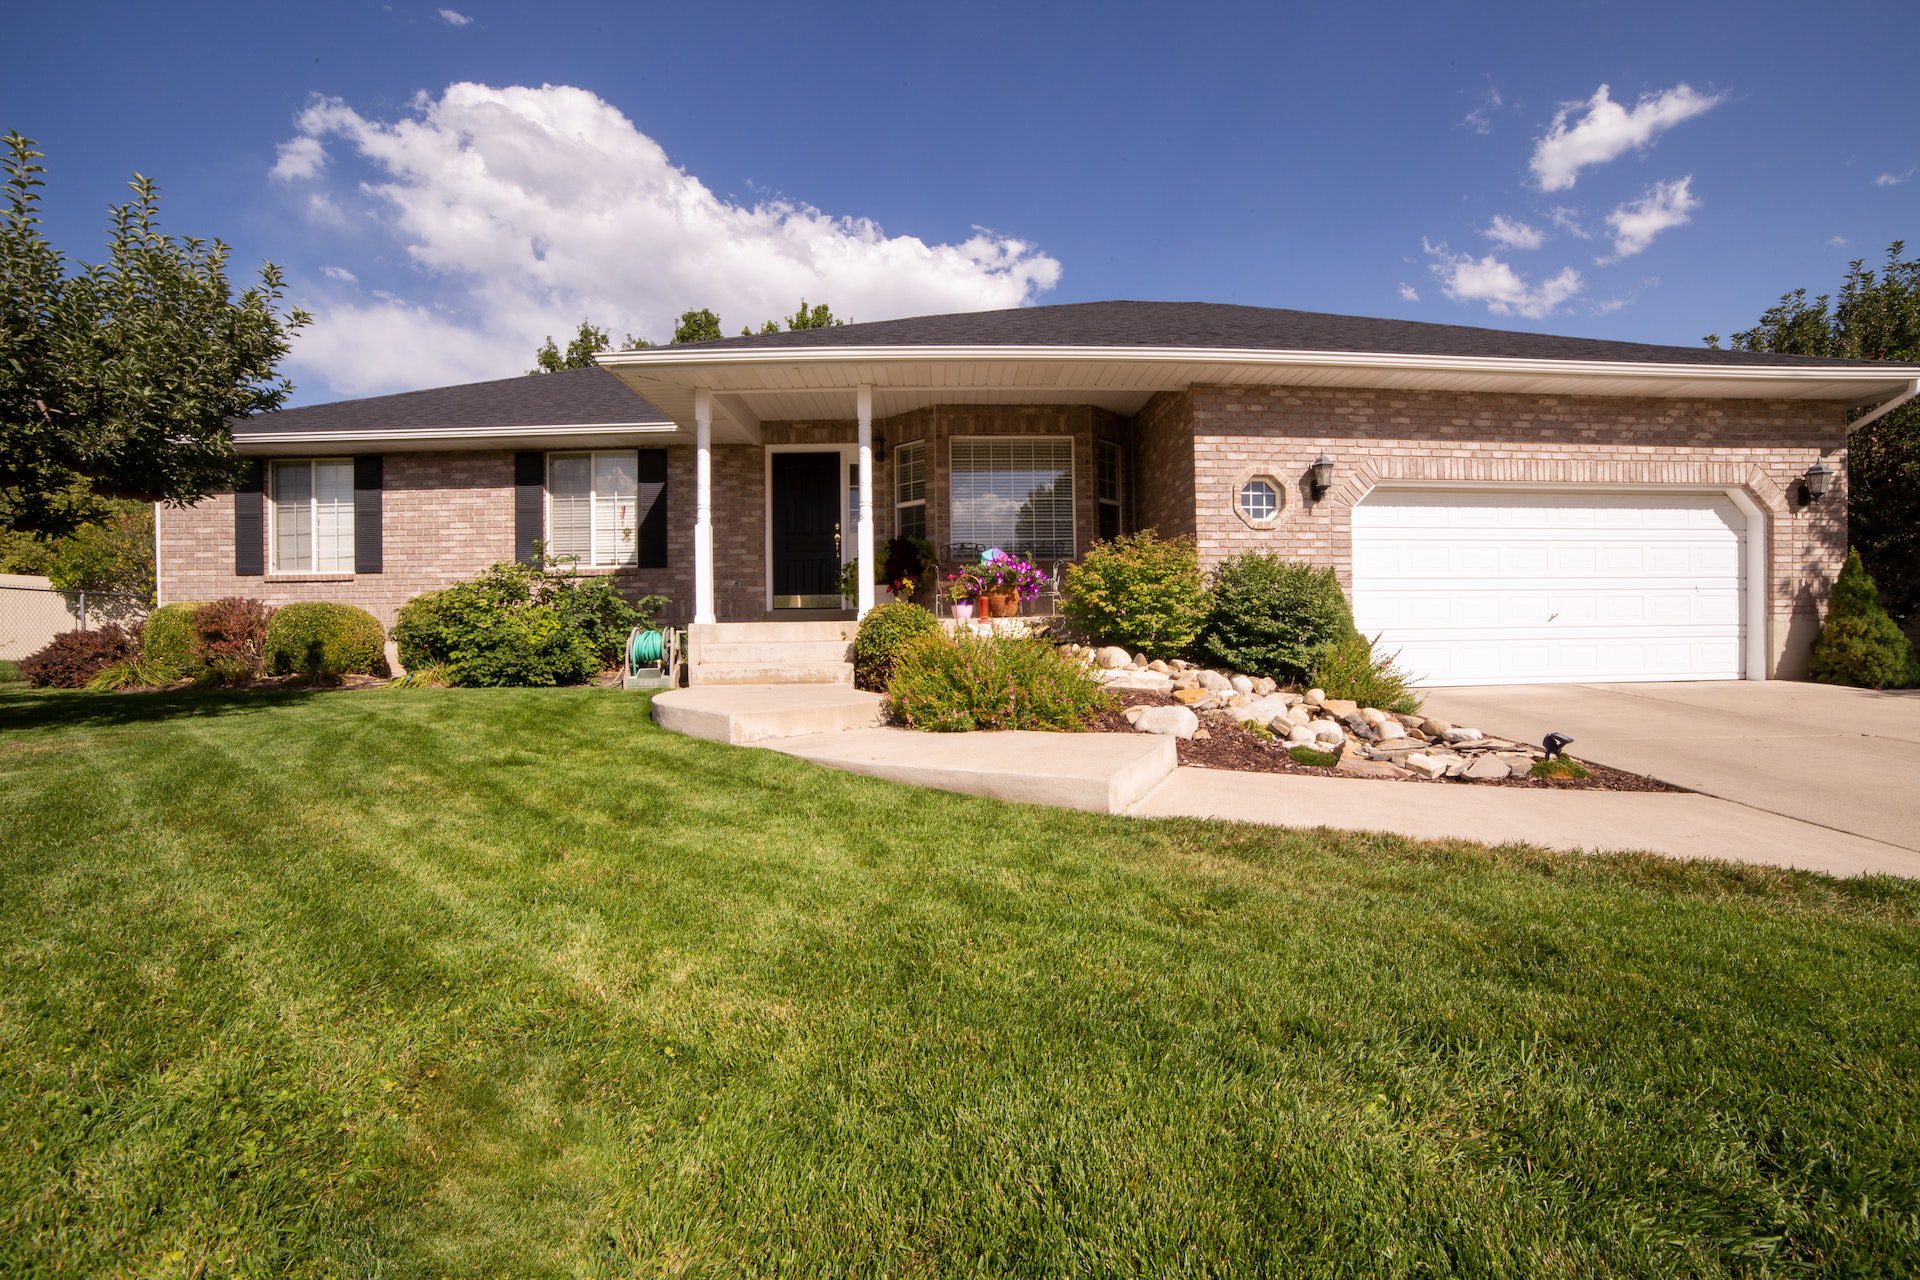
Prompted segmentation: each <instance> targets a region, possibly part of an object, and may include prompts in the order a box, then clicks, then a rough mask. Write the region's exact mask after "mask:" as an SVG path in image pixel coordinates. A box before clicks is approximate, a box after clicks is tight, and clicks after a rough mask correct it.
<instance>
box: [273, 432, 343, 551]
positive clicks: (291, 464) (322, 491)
mask: <svg viewBox="0 0 1920 1280" xmlns="http://www.w3.org/2000/svg"><path fill="white" fill-rule="evenodd" d="M267 488H268V491H269V494H270V497H271V501H270V503H269V518H270V519H271V521H272V524H273V529H272V533H271V536H270V538H269V545H270V546H271V547H272V548H273V560H272V564H271V571H272V572H274V573H352V572H353V460H352V459H351V458H301V459H298V460H285V461H276V462H275V463H273V464H272V466H271V468H270V469H269V474H268V482H267Z"/></svg>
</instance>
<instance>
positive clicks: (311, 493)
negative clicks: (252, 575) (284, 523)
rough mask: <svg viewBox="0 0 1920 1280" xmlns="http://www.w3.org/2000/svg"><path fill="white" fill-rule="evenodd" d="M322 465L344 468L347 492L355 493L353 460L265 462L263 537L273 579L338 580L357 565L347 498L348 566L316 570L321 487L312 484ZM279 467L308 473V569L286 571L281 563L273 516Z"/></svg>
mask: <svg viewBox="0 0 1920 1280" xmlns="http://www.w3.org/2000/svg"><path fill="white" fill-rule="evenodd" d="M321 463H328V464H331V465H334V466H344V467H346V468H347V475H348V480H347V492H348V493H349V494H353V493H354V488H353V479H352V476H353V459H352V458H269V459H267V474H266V477H265V479H266V486H265V488H266V493H265V494H264V495H263V496H264V497H265V498H266V503H265V505H266V519H265V521H263V522H262V523H263V525H264V530H263V532H264V535H265V537H266V552H267V556H266V559H267V573H268V574H269V575H271V576H273V577H276V578H338V577H342V576H346V575H350V574H352V573H353V572H354V565H355V564H356V563H357V562H356V560H355V556H356V555H357V554H358V550H359V549H358V547H357V546H355V537H354V535H355V533H356V530H355V528H354V522H355V511H354V507H355V501H354V499H353V498H349V499H348V502H347V564H346V567H345V568H344V569H322V568H320V567H319V566H320V556H319V543H320V486H319V485H318V484H315V483H314V482H313V469H314V468H315V467H317V466H319V465H320V464H321ZM282 467H306V468H307V473H308V483H307V519H308V520H309V521H310V522H311V523H310V526H309V527H310V528H311V529H312V538H313V545H314V564H313V567H312V568H310V569H289V568H287V567H285V566H284V565H282V564H281V563H280V539H279V537H278V536H277V534H276V530H275V527H274V526H275V523H276V517H277V514H278V512H277V508H278V507H279V505H280V502H279V499H278V498H277V497H275V494H276V493H277V492H278V490H279V487H280V486H279V481H278V478H277V477H278V473H279V471H280V468H282Z"/></svg>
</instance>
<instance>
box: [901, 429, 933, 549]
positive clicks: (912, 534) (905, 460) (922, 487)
mask: <svg viewBox="0 0 1920 1280" xmlns="http://www.w3.org/2000/svg"><path fill="white" fill-rule="evenodd" d="M893 532H894V534H895V536H897V537H902V538H924V537H926V536H927V446H926V442H925V441H922V440H910V441H908V442H907V443H906V444H903V445H901V446H900V447H899V448H897V449H895V450H894V451H893Z"/></svg>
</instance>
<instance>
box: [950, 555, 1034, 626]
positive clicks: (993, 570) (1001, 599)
mask: <svg viewBox="0 0 1920 1280" xmlns="http://www.w3.org/2000/svg"><path fill="white" fill-rule="evenodd" d="M966 572H967V573H968V574H970V575H972V577H973V580H974V582H975V584H976V587H977V589H978V591H979V593H980V598H981V600H982V601H984V602H985V607H984V608H983V609H982V616H983V617H984V616H989V615H990V616H992V617H996V618H1011V617H1013V616H1014V615H1016V614H1018V613H1019V612H1020V602H1021V601H1023V600H1032V599H1034V598H1035V597H1037V596H1038V595H1039V594H1040V590H1041V588H1042V587H1044V586H1046V585H1047V582H1048V581H1049V579H1048V577H1047V575H1046V573H1045V572H1044V571H1043V570H1042V569H1041V568H1040V567H1039V566H1038V565H1036V564H1034V563H1032V562H1031V561H1028V560H1023V559H1021V558H1020V557H1019V556H1014V555H1008V554H1007V553H1006V552H1004V551H1002V550H1001V549H1000V548H998V547H989V548H988V549H987V550H986V551H985V552H983V553H982V554H981V556H980V563H979V564H977V565H972V566H969V567H968V568H967V570H966Z"/></svg>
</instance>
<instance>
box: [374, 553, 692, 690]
mask: <svg viewBox="0 0 1920 1280" xmlns="http://www.w3.org/2000/svg"><path fill="white" fill-rule="evenodd" d="M615 602H617V604H618V607H617V608H616V607H615ZM657 603H660V602H659V601H658V599H657V597H649V598H648V599H647V600H644V601H642V605H643V606H644V607H645V608H646V609H647V611H648V612H649V613H650V612H651V610H652V608H653V607H655V606H656V605H657ZM616 615H617V616H616ZM646 616H647V614H646V613H641V612H638V611H636V610H635V609H634V607H633V606H632V605H630V604H627V603H626V602H625V601H623V600H619V599H618V597H617V596H612V595H610V594H609V593H608V592H602V591H600V590H598V589H597V587H595V586H593V585H592V584H589V586H588V587H586V588H584V589H582V588H580V587H579V583H578V582H576V581H575V580H572V579H568V578H565V577H563V576H561V575H548V574H545V573H542V572H541V571H540V570H539V569H537V568H534V567H532V566H529V565H519V564H510V563H503V564H497V565H494V566H493V567H492V568H490V569H488V570H486V571H485V572H484V573H482V574H481V575H480V576H479V577H477V578H475V579H474V580H473V581H472V582H463V583H460V584H459V585H457V586H452V587H448V588H446V589H445V590H443V591H430V592H428V593H427V594H425V595H420V596H415V597H414V598H413V599H411V600H409V601H407V603H406V604H405V605H403V606H402V607H401V609H400V613H399V616H398V618H396V619H395V621H394V626H393V639H394V643H395V644H396V645H397V646H398V647H399V650H400V661H401V664H402V665H404V666H405V667H406V668H407V669H408V670H409V671H413V670H423V669H427V668H438V669H440V670H442V671H444V672H445V673H446V675H447V677H448V678H449V679H451V680H452V681H453V683H454V684H458V685H483V686H525V685H533V686H546V685H563V684H584V683H585V682H586V681H588V680H591V679H592V678H593V677H594V676H595V675H596V674H598V673H599V671H600V670H601V668H602V666H603V665H605V664H606V663H608V661H609V658H608V649H609V647H611V648H612V650H613V654H614V656H613V657H612V659H611V661H616V662H617V661H618V660H619V659H618V643H619V642H621V641H624V640H625V638H626V629H627V627H628V626H629V625H633V624H632V623H630V622H629V621H628V620H629V619H630V618H644V617H646Z"/></svg>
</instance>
